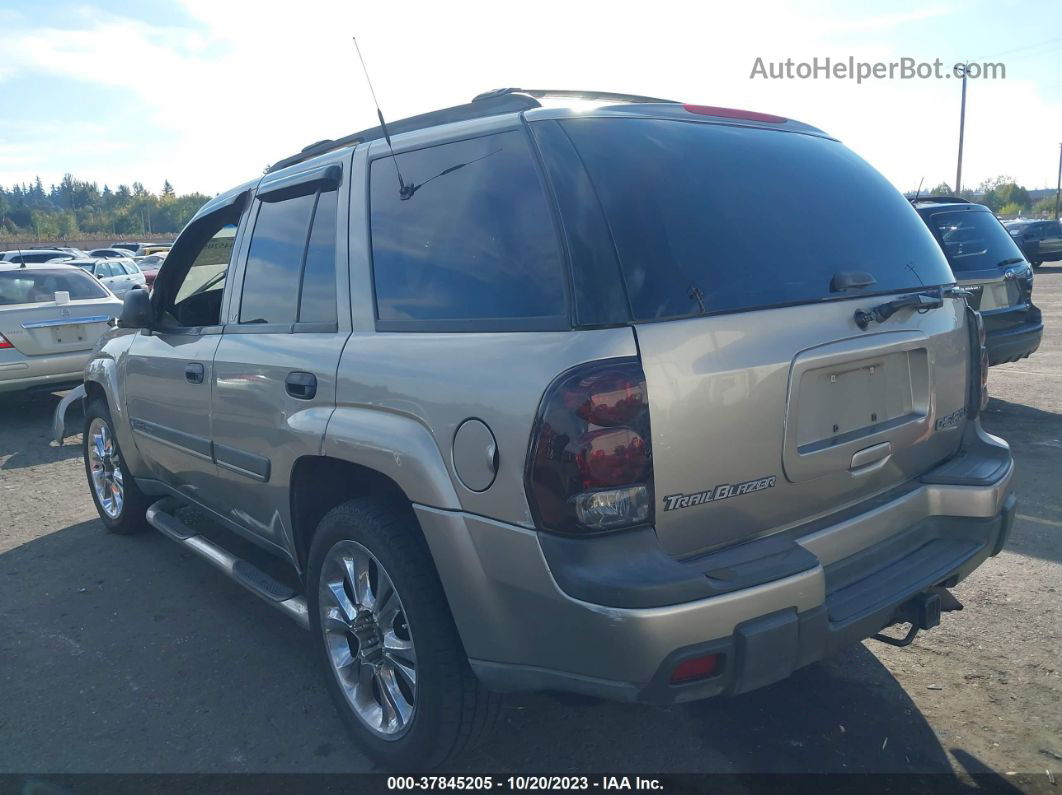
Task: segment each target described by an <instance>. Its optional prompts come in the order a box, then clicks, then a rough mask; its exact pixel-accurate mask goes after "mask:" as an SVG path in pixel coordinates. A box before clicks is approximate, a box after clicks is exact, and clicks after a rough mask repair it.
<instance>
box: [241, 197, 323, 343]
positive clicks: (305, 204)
mask: <svg viewBox="0 0 1062 795" xmlns="http://www.w3.org/2000/svg"><path fill="white" fill-rule="evenodd" d="M337 197H338V194H337V192H336V190H334V189H333V190H328V191H322V192H314V193H308V194H303V195H301V196H294V197H289V198H285V199H282V200H280V201H263V202H261V208H260V209H259V211H258V219H257V221H256V222H255V225H254V233H253V234H252V235H251V246H250V249H249V251H248V254H247V271H246V273H245V275H244V281H243V297H242V299H241V301H240V323H268V324H278V323H279V324H291V323H295V322H332V323H334V322H335V320H336V289H335V258H336V250H335V244H336V206H337V202H338V198H337Z"/></svg>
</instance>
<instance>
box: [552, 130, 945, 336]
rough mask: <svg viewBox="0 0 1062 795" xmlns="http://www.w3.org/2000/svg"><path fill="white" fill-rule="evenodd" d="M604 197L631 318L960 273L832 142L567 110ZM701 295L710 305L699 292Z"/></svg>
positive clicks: (894, 285)
mask: <svg viewBox="0 0 1062 795" xmlns="http://www.w3.org/2000/svg"><path fill="white" fill-rule="evenodd" d="M562 124H563V126H564V129H565V130H566V131H567V132H568V134H569V135H570V136H571V138H572V140H573V142H574V143H575V146H576V148H577V149H578V150H579V152H580V154H581V155H582V158H583V161H584V162H585V164H586V167H587V169H588V171H589V173H590V178H591V180H592V181H593V182H594V184H595V186H596V188H597V193H598V195H599V196H600V199H601V202H602V205H603V207H604V210H605V214H606V216H607V217H608V221H609V226H610V227H611V229H612V233H613V236H614V238H615V242H616V248H617V251H618V253H619V257H620V265H621V268H622V270H623V272H624V276H625V281H626V285H627V291H628V295H629V298H630V302H631V306H632V311H633V312H634V315H635V318H636V319H640V320H644V319H652V318H664V317H675V316H683V315H690V314H700V313H702V312H709V313H710V312H723V311H733V310H741V309H751V308H755V307H764V306H772V305H779V304H787V303H797V302H812V301H819V300H823V299H827V298H832V297H842V296H841V295H840V294H837V293H831V291H830V283H831V281H832V279H833V276H834V274H836V273H837V272H838V271H866V272H868V273H870V274H871V275H872V276H873V277H874V278H875V279H876V281H877V283H876V284H875V285H874V288H873V291H876V292H894V291H897V290H906V289H917V288H919V287H920V286H922V285H923V284H925V285H934V284H946V283H949V282H951V281H953V277H952V275H951V271H950V269H949V268H948V264H947V261H946V260H945V259H944V256H943V254H942V252H941V250H940V246H939V245H937V243H936V241H935V240H934V239H933V236H932V235H931V234H930V232H929V230H928V229H927V228H926V226H925V224H924V223H923V222H922V221H921V219H919V218H918V216H917V214H916V213H915V211H914V210H913V208H912V207H911V206H910V203H909V202H908V201H907V200H906V199H904V197H903V196H901V195H900V194H899V193H898V192H897V190H896V189H895V188H894V187H893V186H892V185H890V184H889V183H888V182H887V181H886V180H885V178H884V177H882V176H881V175H880V174H878V173H877V172H876V171H875V170H874V169H873V168H871V167H870V166H869V165H867V164H866V163H865V162H864V161H863V160H861V159H860V158H859V157H857V156H856V155H855V154H853V153H852V152H851V151H850V150H848V149H846V148H845V147H844V146H842V145H841V144H839V143H837V142H836V141H831V140H828V139H824V138H820V137H817V136H812V135H798V134H791V133H782V132H776V131H773V130H759V129H749V128H740V127H731V126H724V125H717V124H701V123H694V122H680V121H668V120H660V119H577V120H567V121H564V122H562ZM702 303H703V309H702V308H701V304H702Z"/></svg>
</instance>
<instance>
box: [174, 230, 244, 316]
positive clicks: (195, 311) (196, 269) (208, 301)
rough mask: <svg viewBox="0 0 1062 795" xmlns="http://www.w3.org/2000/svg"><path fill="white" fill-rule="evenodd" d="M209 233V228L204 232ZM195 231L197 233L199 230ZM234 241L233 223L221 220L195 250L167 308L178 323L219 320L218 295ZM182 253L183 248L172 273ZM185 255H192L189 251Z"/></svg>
mask: <svg viewBox="0 0 1062 795" xmlns="http://www.w3.org/2000/svg"><path fill="white" fill-rule="evenodd" d="M226 220H227V219H226ZM208 232H209V229H208V230H207V232H204V233H203V234H206V233H208ZM196 233H197V234H198V233H199V232H198V230H196ZM235 240H236V224H235V223H222V225H221V226H220V228H217V231H215V232H214V233H213V235H211V237H210V238H209V239H208V240H207V241H206V242H205V243H203V245H202V247H201V248H200V249H199V250H198V251H197V252H196V253H195V255H194V259H193V260H192V262H191V265H189V267H188V270H187V272H186V273H185V274H184V280H183V281H182V282H181V284H180V287H178V288H177V294H176V297H175V298H174V301H173V307H172V309H171V310H170V311H171V314H172V315H173V317H174V319H175V320H176V321H177V323H179V324H180V325H182V326H214V325H217V324H218V323H219V322H220V320H221V298H222V294H223V292H224V290H225V277H226V275H227V274H228V270H229V262H230V260H231V259H232V246H233V243H234V242H235ZM184 256H185V254H184V250H183V249H182V250H181V251H180V253H179V255H178V259H176V260H175V262H176V263H177V270H176V271H174V272H178V271H179V270H180V268H181V267H182V260H183V259H184ZM188 256H192V254H191V252H189V254H188ZM185 261H186V260H185Z"/></svg>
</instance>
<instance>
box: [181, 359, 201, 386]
mask: <svg viewBox="0 0 1062 795" xmlns="http://www.w3.org/2000/svg"><path fill="white" fill-rule="evenodd" d="M205 372H206V371H205V370H204V369H203V365H201V364H200V363H199V362H189V363H188V364H186V365H185V366H184V380H185V381H187V382H188V383H189V384H201V383H203V374H204V373H205Z"/></svg>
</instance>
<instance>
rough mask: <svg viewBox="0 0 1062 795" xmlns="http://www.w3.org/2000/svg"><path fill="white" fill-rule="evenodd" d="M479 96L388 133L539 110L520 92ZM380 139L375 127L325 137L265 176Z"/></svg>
mask: <svg viewBox="0 0 1062 795" xmlns="http://www.w3.org/2000/svg"><path fill="white" fill-rule="evenodd" d="M480 96H481V97H484V99H482V100H479V99H478V98H477V100H476V101H473V102H469V103H466V104H464V105H454V106H453V107H450V108H443V109H442V110H433V111H429V112H428V113H421V114H419V115H417V116H410V117H409V118H406V119H399V120H398V121H392V122H388V123H387V130H388V132H389V133H390V134H391V135H392V136H395V135H399V134H400V133H406V132H412V131H414V130H424V129H427V128H428V127H436V126H438V125H440V124H449V123H450V122H455V121H466V120H468V119H482V118H486V117H488V116H498V115H500V114H502V113H515V112H517V111H521V110H530V109H532V108H539V107H542V104H541V103H540V102H539V101H538V100H537V99H534V98H533V97H531V96H528V95H527V94H525V93H523V92H520V93H513V92H511V91H508V90H504V92H503V93H498V94H497V96H489V97H488V96H484V95H482V94H481V95H480ZM383 137H384V135H383V130H382V129H381V128H380V127H379V125H377V126H376V127H369V128H368V129H366V130H361V131H360V132H356V133H351V134H350V135H345V136H343V137H342V138H336V139H334V140H333V139H331V138H326V139H325V140H323V141H317V142H316V143H312V144H310V145H309V146H307V147H304V148H303V149H302V150H301V151H300V152H298V153H296V154H294V155H291V156H290V157H285V158H284V159H283V160H278V161H277V162H276V163H274V164H273V165H271V166H270V167H269V169H268V171H267V172H266V173H272V172H274V171H279V170H280V169H282V168H287V167H288V166H293V165H295V164H296V163H301V162H303V161H304V160H309V159H310V158H312V157H317V156H318V155H323V154H325V153H326V152H332V151H334V150H336V149H342V148H343V147H345V146H354V145H355V144H359V143H365V142H366V141H373V140H375V139H377V138H383Z"/></svg>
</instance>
